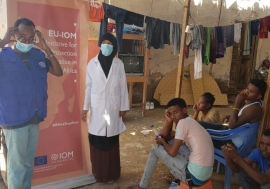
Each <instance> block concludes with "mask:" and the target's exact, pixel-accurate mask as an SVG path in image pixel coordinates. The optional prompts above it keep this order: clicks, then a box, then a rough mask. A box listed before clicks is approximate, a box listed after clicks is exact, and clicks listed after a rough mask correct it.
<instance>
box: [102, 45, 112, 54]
mask: <svg viewBox="0 0 270 189" xmlns="http://www.w3.org/2000/svg"><path fill="white" fill-rule="evenodd" d="M100 50H101V52H102V54H103V55H104V56H109V55H110V54H112V52H113V46H112V45H109V44H101V47H100Z"/></svg>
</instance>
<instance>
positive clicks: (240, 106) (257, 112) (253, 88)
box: [199, 79, 266, 148]
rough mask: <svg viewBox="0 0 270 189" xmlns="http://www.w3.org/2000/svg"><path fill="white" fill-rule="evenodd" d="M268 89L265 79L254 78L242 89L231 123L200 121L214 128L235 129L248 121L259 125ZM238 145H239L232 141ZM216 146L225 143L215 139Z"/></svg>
mask: <svg viewBox="0 0 270 189" xmlns="http://www.w3.org/2000/svg"><path fill="white" fill-rule="evenodd" d="M265 91H266V82H265V81H263V80H257V79H253V80H251V81H250V83H249V85H248V86H247V88H246V89H245V90H243V91H241V92H240V93H239V94H238V95H237V97H236V99H235V103H234V107H233V108H232V111H231V114H230V116H228V119H229V125H228V127H227V126H224V125H220V124H214V123H209V122H202V121H199V123H200V124H201V125H202V126H203V127H204V128H205V129H214V130H227V129H234V128H237V127H239V126H241V125H244V124H246V123H252V124H254V125H259V122H260V120H261V116H262V99H263V97H264V93H265ZM232 142H233V143H234V144H235V146H236V147H238V146H239V145H238V144H236V143H235V142H234V141H232ZM213 143H214V147H215V148H221V146H222V145H223V144H224V143H223V142H221V141H216V140H213Z"/></svg>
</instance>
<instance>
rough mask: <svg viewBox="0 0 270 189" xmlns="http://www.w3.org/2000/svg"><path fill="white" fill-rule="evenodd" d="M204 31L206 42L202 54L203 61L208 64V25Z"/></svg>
mask: <svg viewBox="0 0 270 189" xmlns="http://www.w3.org/2000/svg"><path fill="white" fill-rule="evenodd" d="M205 33H206V41H205V42H206V43H205V52H204V54H203V63H204V64H209V62H210V41H211V40H210V27H206V28H205Z"/></svg>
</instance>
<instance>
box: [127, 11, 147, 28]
mask: <svg viewBox="0 0 270 189" xmlns="http://www.w3.org/2000/svg"><path fill="white" fill-rule="evenodd" d="M143 21H144V15H141V14H137V13H134V12H130V11H126V18H125V22H124V23H125V24H128V25H135V26H138V27H143Z"/></svg>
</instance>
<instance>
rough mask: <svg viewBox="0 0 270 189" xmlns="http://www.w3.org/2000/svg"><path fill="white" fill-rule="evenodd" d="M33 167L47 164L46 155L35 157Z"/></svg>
mask: <svg viewBox="0 0 270 189" xmlns="http://www.w3.org/2000/svg"><path fill="white" fill-rule="evenodd" d="M34 164H35V166H39V165H45V164H47V155H45V156H38V157H35V163H34Z"/></svg>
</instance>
